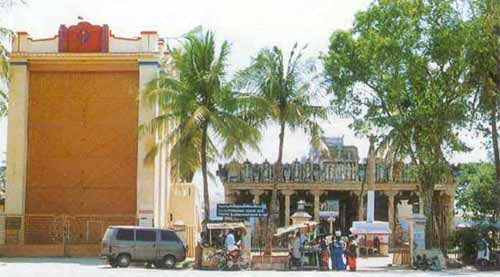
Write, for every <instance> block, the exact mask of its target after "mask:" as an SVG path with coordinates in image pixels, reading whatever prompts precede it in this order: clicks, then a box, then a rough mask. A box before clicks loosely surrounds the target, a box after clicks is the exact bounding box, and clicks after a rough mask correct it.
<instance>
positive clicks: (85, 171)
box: [26, 71, 139, 215]
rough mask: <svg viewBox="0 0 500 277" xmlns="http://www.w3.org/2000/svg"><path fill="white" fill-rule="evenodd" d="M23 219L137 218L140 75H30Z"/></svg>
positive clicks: (58, 73) (133, 72) (124, 73)
mask: <svg viewBox="0 0 500 277" xmlns="http://www.w3.org/2000/svg"><path fill="white" fill-rule="evenodd" d="M29 86H30V95H29V123H28V132H29V135H28V136H29V137H28V172H27V186H26V189H27V191H26V213H27V214H67V215H99V214H102V215H104V214H106V215H113V214H116V215H135V212H136V197H137V195H136V175H137V136H138V134H137V117H138V108H137V95H138V91H139V85H138V72H137V71H130V72H106V71H92V72H78V71H69V72H68V71H66V72H64V71H63V72H55V71H54V72H50V71H47V72H38V71H36V72H30V84H29Z"/></svg>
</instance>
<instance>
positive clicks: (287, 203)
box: [281, 190, 294, 227]
mask: <svg viewBox="0 0 500 277" xmlns="http://www.w3.org/2000/svg"><path fill="white" fill-rule="evenodd" d="M293 193H294V191H293V190H282V191H281V194H283V195H284V196H285V227H287V226H288V225H289V224H290V223H289V222H290V196H291V195H292V194H293Z"/></svg>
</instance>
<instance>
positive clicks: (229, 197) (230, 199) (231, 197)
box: [224, 190, 238, 204]
mask: <svg viewBox="0 0 500 277" xmlns="http://www.w3.org/2000/svg"><path fill="white" fill-rule="evenodd" d="M237 196H238V191H233V190H227V191H226V193H225V194H224V202H225V203H228V204H232V203H235V202H236V197H237Z"/></svg>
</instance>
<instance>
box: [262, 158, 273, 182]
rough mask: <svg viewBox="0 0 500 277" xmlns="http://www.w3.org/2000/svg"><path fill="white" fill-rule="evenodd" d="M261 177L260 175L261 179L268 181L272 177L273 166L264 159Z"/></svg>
mask: <svg viewBox="0 0 500 277" xmlns="http://www.w3.org/2000/svg"><path fill="white" fill-rule="evenodd" d="M263 171H264V172H263V177H262V181H264V182H270V181H271V180H272V178H273V175H272V174H273V168H272V166H271V164H270V163H269V162H268V161H267V160H265V161H264V164H263Z"/></svg>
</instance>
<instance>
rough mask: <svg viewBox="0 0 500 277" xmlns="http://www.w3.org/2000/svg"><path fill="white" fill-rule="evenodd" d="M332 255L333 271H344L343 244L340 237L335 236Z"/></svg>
mask: <svg viewBox="0 0 500 277" xmlns="http://www.w3.org/2000/svg"><path fill="white" fill-rule="evenodd" d="M333 255H334V256H335V258H334V260H335V270H345V263H344V259H343V256H344V243H343V242H342V240H341V237H340V235H338V236H336V238H335V242H334V243H333Z"/></svg>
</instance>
